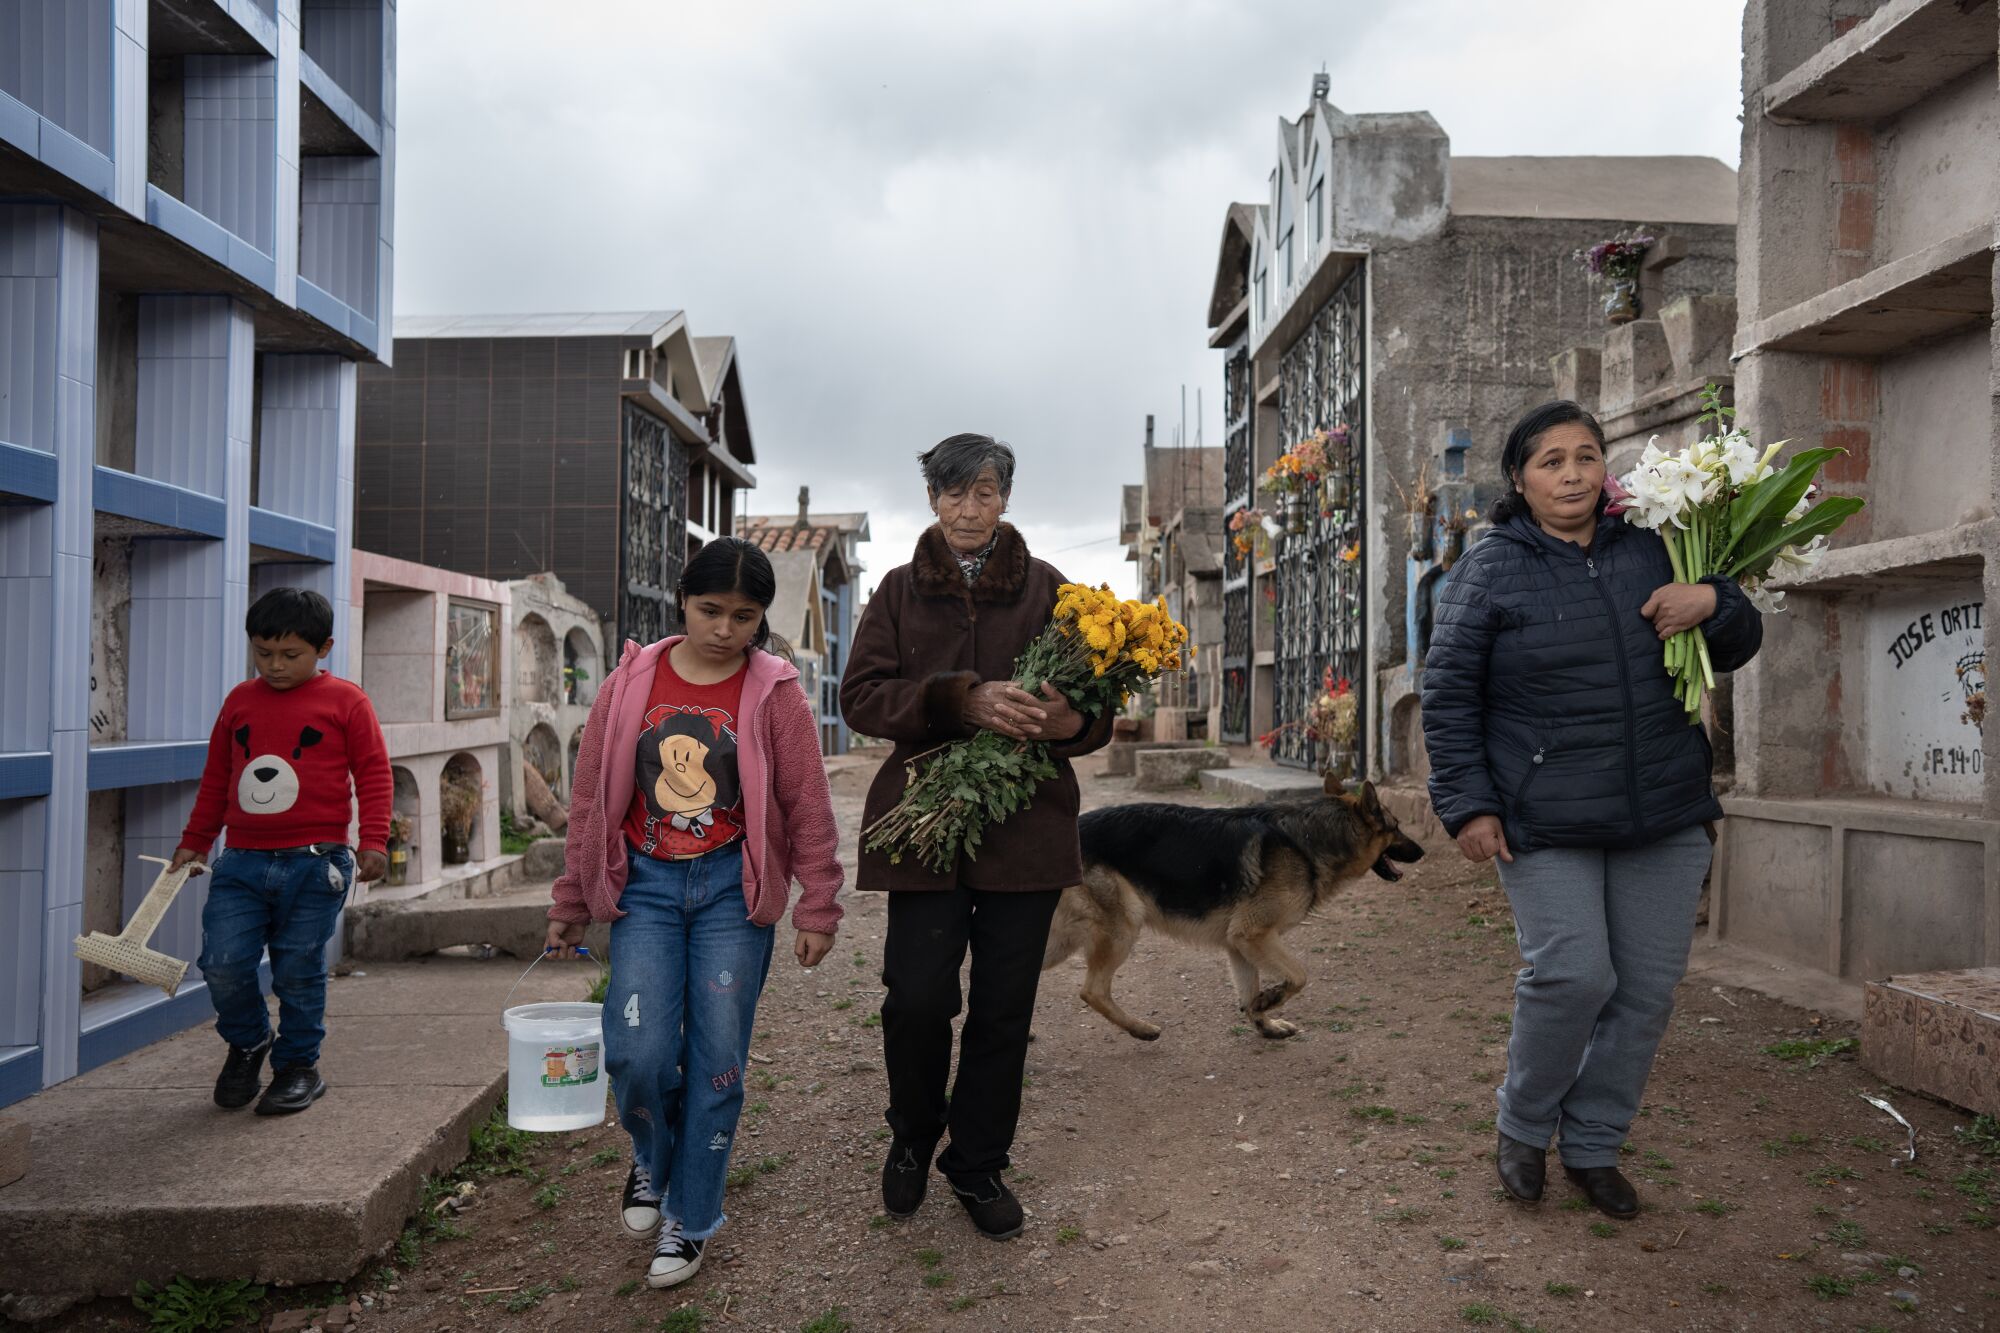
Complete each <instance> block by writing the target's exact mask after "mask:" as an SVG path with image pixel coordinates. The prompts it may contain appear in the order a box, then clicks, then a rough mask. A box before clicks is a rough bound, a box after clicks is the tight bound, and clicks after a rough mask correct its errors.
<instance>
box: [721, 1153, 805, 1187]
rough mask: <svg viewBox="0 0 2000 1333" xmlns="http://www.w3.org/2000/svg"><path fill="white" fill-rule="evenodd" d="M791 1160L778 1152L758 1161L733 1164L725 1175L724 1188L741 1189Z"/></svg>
mask: <svg viewBox="0 0 2000 1333" xmlns="http://www.w3.org/2000/svg"><path fill="white" fill-rule="evenodd" d="M789 1160H791V1159H790V1158H788V1157H786V1156H785V1155H784V1154H783V1153H778V1154H775V1155H772V1156H768V1157H759V1158H758V1159H757V1160H756V1161H754V1162H745V1163H743V1164H742V1165H741V1166H732V1167H730V1168H729V1174H728V1175H727V1176H725V1177H723V1181H722V1184H723V1188H724V1189H732V1190H740V1189H742V1188H743V1187H744V1186H745V1185H748V1184H749V1183H750V1182H751V1181H753V1180H755V1179H757V1177H759V1176H768V1175H770V1174H771V1173H772V1172H773V1171H776V1170H777V1169H778V1168H780V1167H782V1166H783V1165H784V1164H785V1163H786V1162H787V1161H789Z"/></svg>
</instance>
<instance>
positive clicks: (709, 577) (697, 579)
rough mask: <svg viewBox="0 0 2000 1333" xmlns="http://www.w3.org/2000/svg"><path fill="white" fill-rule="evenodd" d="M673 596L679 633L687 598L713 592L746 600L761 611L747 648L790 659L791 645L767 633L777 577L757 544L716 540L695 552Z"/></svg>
mask: <svg viewBox="0 0 2000 1333" xmlns="http://www.w3.org/2000/svg"><path fill="white" fill-rule="evenodd" d="M677 592H678V593H679V596H680V606H681V627H682V628H683V629H685V628H686V627H687V609H686V608H687V604H688V601H689V599H690V598H695V597H700V596H701V595H702V594H704V593H716V592H733V593H736V594H738V595H740V596H743V597H748V598H749V599H750V600H751V601H753V602H755V603H757V605H759V606H761V607H763V608H764V622H763V623H762V624H761V625H759V626H757V634H756V637H755V638H753V639H751V640H750V646H751V647H752V648H762V649H763V650H764V651H765V652H767V653H775V654H776V655H777V656H779V657H783V658H786V659H787V660H789V659H790V658H791V655H792V648H791V645H790V644H788V643H786V642H785V640H784V639H783V638H782V637H781V636H779V635H777V634H774V633H772V632H771V614H770V613H771V603H772V602H774V601H776V600H777V597H778V575H777V572H776V571H775V570H773V569H772V568H771V557H770V556H768V555H765V554H764V549H763V548H762V547H760V546H758V545H757V543H755V542H748V541H745V540H743V539H742V538H741V537H717V538H716V539H715V540H714V541H712V542H710V543H708V545H706V546H704V547H702V548H701V549H700V550H699V551H696V552H695V553H694V556H693V558H691V559H690V560H689V561H688V562H687V568H686V569H685V570H683V571H682V573H681V584H680V587H679V588H678V589H677Z"/></svg>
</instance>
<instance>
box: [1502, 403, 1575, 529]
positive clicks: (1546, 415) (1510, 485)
mask: <svg viewBox="0 0 2000 1333" xmlns="http://www.w3.org/2000/svg"><path fill="white" fill-rule="evenodd" d="M1571 423H1575V424H1576V425H1579V426H1582V427H1584V428H1585V429H1587V430H1589V432H1590V433H1591V434H1592V435H1595V436H1596V437H1597V447H1598V448H1599V449H1600V450H1602V449H1603V448H1604V427H1602V426H1600V425H1598V424H1597V418H1596V417H1594V416H1592V415H1590V413H1589V412H1587V411H1585V410H1584V409H1583V408H1582V407H1581V406H1579V405H1578V404H1576V403H1572V402H1571V401H1570V400H1569V399H1567V398H1558V399H1556V400H1555V401H1554V402H1551V403H1543V404H1541V405H1540V406H1539V407H1531V408H1529V409H1528V410H1527V412H1525V413H1524V414H1523V415H1522V417H1521V419H1520V420H1519V421H1517V422H1515V423H1514V429H1512V430H1510V431H1508V432H1507V443H1506V445H1505V446H1504V447H1503V448H1502V449H1501V450H1500V485H1501V487H1502V489H1501V492H1500V498H1499V499H1497V500H1495V501H1494V502H1493V507H1492V508H1491V509H1489V510H1488V511H1487V513H1486V519H1487V521H1488V522H1489V523H1492V524H1494V525H1496V526H1497V525H1499V524H1502V523H1505V522H1507V520H1509V519H1511V518H1513V517H1514V515H1516V514H1525V513H1527V512H1528V500H1527V497H1526V496H1524V495H1522V494H1521V493H1520V492H1519V491H1517V490H1515V489H1514V483H1515V482H1516V481H1518V480H1519V479H1520V476H1521V469H1522V468H1524V467H1526V466H1527V465H1528V459H1529V458H1530V457H1532V456H1533V455H1534V452H1535V443H1536V441H1538V440H1540V439H1541V438H1542V435H1543V433H1544V432H1546V431H1549V430H1552V429H1554V428H1555V427H1557V426H1567V425H1570V424H1571ZM1597 507H1598V508H1599V509H1602V508H1603V507H1604V501H1603V500H1602V499H1599V500H1598V502H1597Z"/></svg>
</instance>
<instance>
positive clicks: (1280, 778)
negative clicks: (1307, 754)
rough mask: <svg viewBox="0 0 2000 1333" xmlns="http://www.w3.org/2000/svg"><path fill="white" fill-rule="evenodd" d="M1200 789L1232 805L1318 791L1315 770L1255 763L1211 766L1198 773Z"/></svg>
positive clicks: (1320, 788) (1307, 794)
mask: <svg viewBox="0 0 2000 1333" xmlns="http://www.w3.org/2000/svg"><path fill="white" fill-rule="evenodd" d="M1201 789H1202V791H1203V792H1204V793H1205V794H1207V795H1209V796H1213V797H1215V798H1216V799H1218V800H1223V801H1228V802H1229V803H1230V804H1232V805H1249V804H1254V803H1255V802H1258V801H1294V800H1298V799H1299V798H1301V797H1304V796H1314V795H1317V794H1319V793H1320V792H1321V791H1322V790H1324V787H1323V785H1322V782H1321V779H1320V777H1319V775H1318V774H1316V773H1313V772H1310V771H1308V770H1306V769H1303V768H1282V767H1280V766H1278V765H1276V764H1259V765H1255V766H1251V767H1246V768H1227V769H1211V770H1209V771H1208V772H1205V773H1203V774H1202V775H1201Z"/></svg>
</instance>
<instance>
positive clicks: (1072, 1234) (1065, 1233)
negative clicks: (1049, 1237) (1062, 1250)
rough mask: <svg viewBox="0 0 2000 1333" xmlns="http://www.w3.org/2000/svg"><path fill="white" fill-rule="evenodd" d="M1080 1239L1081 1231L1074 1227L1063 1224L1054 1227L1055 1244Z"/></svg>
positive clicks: (1081, 1236)
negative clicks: (1063, 1225) (1062, 1225)
mask: <svg viewBox="0 0 2000 1333" xmlns="http://www.w3.org/2000/svg"><path fill="white" fill-rule="evenodd" d="M1082 1239H1083V1232H1082V1231H1080V1230H1078V1229H1077V1228H1076V1227H1068V1226H1065V1227H1057V1228H1056V1244H1058V1245H1068V1244H1070V1243H1072V1242H1074V1241H1079V1240H1082Z"/></svg>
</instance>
